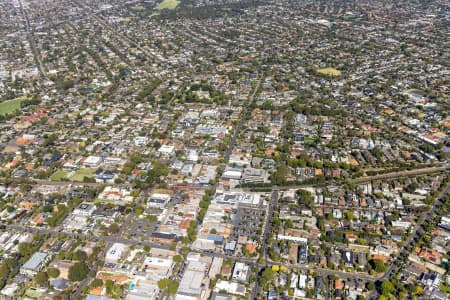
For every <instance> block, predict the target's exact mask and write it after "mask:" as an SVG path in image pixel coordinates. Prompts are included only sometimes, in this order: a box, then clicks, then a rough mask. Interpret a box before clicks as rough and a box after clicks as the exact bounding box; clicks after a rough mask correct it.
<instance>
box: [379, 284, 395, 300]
mask: <svg viewBox="0 0 450 300" xmlns="http://www.w3.org/2000/svg"><path fill="white" fill-rule="evenodd" d="M380 288H381V294H383V295H385V296H389V294H392V293H393V292H394V291H395V287H394V285H393V284H392V282H390V281H387V280H386V281H383V283H382V284H381V287H380Z"/></svg>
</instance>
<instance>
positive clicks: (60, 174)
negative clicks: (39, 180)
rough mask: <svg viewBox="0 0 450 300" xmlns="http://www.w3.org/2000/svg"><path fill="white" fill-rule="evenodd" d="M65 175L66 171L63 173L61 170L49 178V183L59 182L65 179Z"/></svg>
mask: <svg viewBox="0 0 450 300" xmlns="http://www.w3.org/2000/svg"><path fill="white" fill-rule="evenodd" d="M67 174H68V173H67V172H66V171H63V170H59V171H56V172H55V173H53V175H52V176H50V180H51V181H60V180H62V179H63V178H66V176H67Z"/></svg>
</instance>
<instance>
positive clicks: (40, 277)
mask: <svg viewBox="0 0 450 300" xmlns="http://www.w3.org/2000/svg"><path fill="white" fill-rule="evenodd" d="M34 281H36V283H37V284H38V285H41V286H43V285H47V284H48V275H47V273H46V272H38V273H37V274H36V275H35V276H34Z"/></svg>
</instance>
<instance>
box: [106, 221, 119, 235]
mask: <svg viewBox="0 0 450 300" xmlns="http://www.w3.org/2000/svg"><path fill="white" fill-rule="evenodd" d="M119 229H120V228H119V224H117V223H112V224H111V225H109V227H108V231H109V233H111V234H116V233H118V232H119Z"/></svg>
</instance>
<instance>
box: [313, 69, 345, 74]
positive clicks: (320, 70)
mask: <svg viewBox="0 0 450 300" xmlns="http://www.w3.org/2000/svg"><path fill="white" fill-rule="evenodd" d="M317 73H319V74H322V75H326V76H341V71H339V70H336V69H334V68H323V69H319V70H317Z"/></svg>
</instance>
